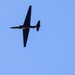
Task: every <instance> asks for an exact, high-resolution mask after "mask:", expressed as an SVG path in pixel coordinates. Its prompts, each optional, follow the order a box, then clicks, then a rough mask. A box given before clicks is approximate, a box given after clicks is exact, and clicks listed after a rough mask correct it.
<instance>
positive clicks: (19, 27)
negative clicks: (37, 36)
mask: <svg viewBox="0 0 75 75" xmlns="http://www.w3.org/2000/svg"><path fill="white" fill-rule="evenodd" d="M37 27H38V26H29V27H25V26H22V25H20V26H15V27H11V29H29V28H37Z"/></svg>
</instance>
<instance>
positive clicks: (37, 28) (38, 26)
mask: <svg viewBox="0 0 75 75" xmlns="http://www.w3.org/2000/svg"><path fill="white" fill-rule="evenodd" d="M36 26H37V27H36V30H37V31H39V28H40V20H39V21H38V22H37V25H36Z"/></svg>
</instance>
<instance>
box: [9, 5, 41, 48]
mask: <svg viewBox="0 0 75 75" xmlns="http://www.w3.org/2000/svg"><path fill="white" fill-rule="evenodd" d="M31 8H32V6H31V5H30V6H29V9H28V12H27V15H26V18H25V21H24V24H23V25H20V26H15V27H10V28H11V29H22V30H23V43H24V47H26V44H27V39H28V35H29V30H30V28H36V30H37V31H39V28H40V20H39V21H38V22H37V24H36V26H30V21H31Z"/></svg>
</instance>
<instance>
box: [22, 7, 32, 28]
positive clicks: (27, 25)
mask: <svg viewBox="0 0 75 75" xmlns="http://www.w3.org/2000/svg"><path fill="white" fill-rule="evenodd" d="M31 7H32V6H29V9H28V12H27V15H26V18H25V21H24V24H23V26H25V27H29V26H30V21H31Z"/></svg>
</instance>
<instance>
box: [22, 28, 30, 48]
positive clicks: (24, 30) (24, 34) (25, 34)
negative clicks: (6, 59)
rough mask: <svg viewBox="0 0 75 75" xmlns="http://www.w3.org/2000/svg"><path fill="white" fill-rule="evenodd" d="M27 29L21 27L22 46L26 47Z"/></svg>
mask: <svg viewBox="0 0 75 75" xmlns="http://www.w3.org/2000/svg"><path fill="white" fill-rule="evenodd" d="M28 34H29V29H23V43H24V47H26V44H27V39H28Z"/></svg>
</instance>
